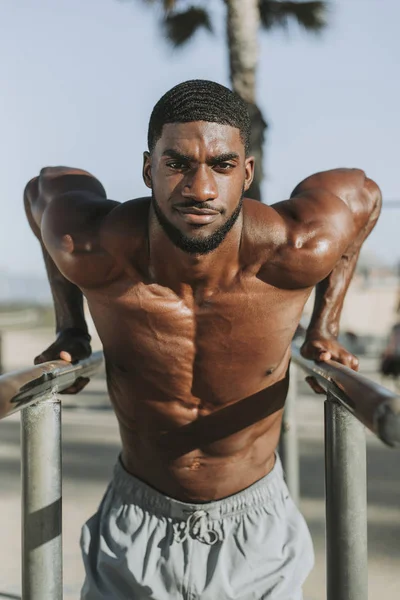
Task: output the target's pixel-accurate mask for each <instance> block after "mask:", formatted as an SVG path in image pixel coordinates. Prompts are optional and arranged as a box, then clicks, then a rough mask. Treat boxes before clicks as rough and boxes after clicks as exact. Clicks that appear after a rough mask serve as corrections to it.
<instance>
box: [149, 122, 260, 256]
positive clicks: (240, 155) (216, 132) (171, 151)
mask: <svg viewBox="0 0 400 600" xmlns="http://www.w3.org/2000/svg"><path fill="white" fill-rule="evenodd" d="M253 172H254V160H253V158H251V157H250V158H246V157H245V149H244V144H243V141H242V139H241V137H240V132H239V129H236V128H235V127H231V126H229V125H220V124H218V123H208V122H205V121H194V122H191V123H168V124H167V125H164V127H163V131H162V135H161V138H160V139H159V140H158V141H157V144H156V146H155V148H154V150H153V152H152V154H151V155H149V153H147V152H146V153H145V156H144V169H143V178H144V181H145V183H146V185H147V186H148V187H150V188H151V189H152V197H153V208H154V211H155V214H156V216H157V218H158V220H159V222H160V224H161V225H162V227H163V229H164V231H165V232H166V233H167V235H168V236H169V237H170V239H171V240H172V242H173V243H175V244H176V245H177V246H179V247H180V248H181V249H183V250H186V251H187V252H193V253H197V252H198V253H200V254H204V253H206V252H210V251H211V250H213V249H214V248H216V247H217V246H218V245H219V244H220V243H221V241H222V240H223V239H224V237H225V236H226V234H227V233H228V231H229V230H230V229H231V228H232V227H233V225H234V223H235V221H236V219H237V217H238V216H239V214H240V207H241V200H242V197H243V193H244V192H245V191H246V190H248V188H249V187H250V184H251V181H252V179H253Z"/></svg>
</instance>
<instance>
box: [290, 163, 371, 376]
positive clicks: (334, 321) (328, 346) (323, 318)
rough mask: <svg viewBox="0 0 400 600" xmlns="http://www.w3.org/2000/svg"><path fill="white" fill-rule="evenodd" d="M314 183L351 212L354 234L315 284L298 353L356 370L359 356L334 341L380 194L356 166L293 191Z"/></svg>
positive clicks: (296, 191)
mask: <svg viewBox="0 0 400 600" xmlns="http://www.w3.org/2000/svg"><path fill="white" fill-rule="evenodd" d="M313 179H314V181H313ZM314 185H317V186H318V188H323V189H326V190H329V191H330V192H331V193H333V194H335V196H337V197H340V198H341V199H342V200H343V202H345V204H346V205H347V206H348V208H349V209H350V211H351V213H352V215H353V219H354V224H355V231H354V233H355V235H354V236H353V239H351V240H350V242H349V244H348V247H347V248H346V250H345V251H344V252H343V254H342V256H341V257H340V259H339V260H338V262H337V263H336V265H335V266H334V268H333V269H332V271H331V272H330V274H329V275H328V276H327V277H325V278H324V279H323V280H322V281H320V282H319V283H318V284H317V286H316V294H315V304H314V310H313V314H312V317H311V321H310V324H309V327H308V330H307V334H306V339H305V342H304V344H303V347H302V349H301V352H302V355H303V356H304V357H305V358H311V359H313V360H329V359H330V358H332V359H333V360H337V361H338V362H341V363H343V364H345V365H347V366H349V367H351V368H352V369H357V368H358V359H357V358H356V357H355V356H353V355H352V354H350V353H349V352H348V351H347V350H345V349H344V348H343V347H342V346H341V345H340V344H339V343H338V342H337V336H338V333H339V321H340V315H341V312H342V308H343V303H344V299H345V295H346V292H347V289H348V287H349V284H350V281H351V279H352V276H353V273H354V269H355V267H356V264H357V260H358V256H359V254H360V250H361V246H362V244H363V242H364V241H365V239H366V238H367V237H368V235H369V234H370V233H371V231H372V229H373V228H374V226H375V224H376V222H377V220H378V217H379V213H380V210H381V205H382V196H381V192H380V189H379V187H378V186H377V185H376V183H375V182H373V181H372V180H371V179H368V178H367V177H366V176H365V174H364V173H363V172H362V171H359V170H356V169H351V170H350V169H349V170H344V169H340V170H336V171H328V172H326V173H321V174H317V175H316V176H313V177H311V178H309V179H307V180H305V181H304V182H302V183H301V184H300V185H299V186H298V188H296V190H295V192H294V194H298V193H304V192H306V193H307V191H308V190H310V189H312V187H313V186H314Z"/></svg>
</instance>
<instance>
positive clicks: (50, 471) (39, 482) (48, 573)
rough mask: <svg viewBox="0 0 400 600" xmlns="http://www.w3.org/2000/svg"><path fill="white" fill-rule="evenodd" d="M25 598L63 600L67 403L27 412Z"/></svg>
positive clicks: (44, 402)
mask: <svg viewBox="0 0 400 600" xmlns="http://www.w3.org/2000/svg"><path fill="white" fill-rule="evenodd" d="M21 450H22V597H23V599H24V600H62V538H61V527H62V523H61V517H62V512H61V511H62V509H61V402H60V400H58V399H57V398H56V396H55V395H53V396H52V397H50V398H49V399H47V400H42V401H41V402H39V403H38V404H36V405H32V406H29V407H28V408H25V409H24V410H23V411H22V413H21Z"/></svg>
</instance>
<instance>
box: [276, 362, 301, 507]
mask: <svg viewBox="0 0 400 600" xmlns="http://www.w3.org/2000/svg"><path fill="white" fill-rule="evenodd" d="M297 378H298V373H297V367H296V366H295V365H294V364H293V363H292V364H291V365H290V381H289V390H288V394H287V398H286V403H285V410H284V413H283V419H282V427H281V437H280V440H279V454H280V456H281V459H282V466H283V470H284V473H285V479H286V483H287V486H288V488H289V492H290V495H291V496H292V499H293V501H294V502H295V504H298V503H299V498H300V484H299V448H298V439H297V424H296V397H297V388H298V386H297Z"/></svg>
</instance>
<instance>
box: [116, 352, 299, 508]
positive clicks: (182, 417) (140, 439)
mask: <svg viewBox="0 0 400 600" xmlns="http://www.w3.org/2000/svg"><path fill="white" fill-rule="evenodd" d="M288 360H289V356H288V355H287V356H285V359H284V360H283V362H282V364H281V365H280V366H279V368H278V369H277V370H276V372H274V373H273V374H272V375H270V376H268V377H266V378H265V381H263V382H262V383H263V387H262V389H259V390H257V391H256V393H253V394H251V395H249V396H247V397H246V398H242V399H237V400H235V401H229V402H228V403H224V402H223V401H220V402H219V403H218V406H217V405H215V404H214V405H211V404H208V405H207V404H206V403H204V402H201V401H200V400H199V399H198V398H197V399H196V398H193V399H191V400H189V401H185V402H182V401H180V400H176V399H171V398H167V397H162V395H160V393H159V391H157V389H156V388H155V387H154V388H153V389H152V387H153V386H152V385H151V383H149V382H148V381H145V380H144V379H142V380H141V378H140V377H138V376H135V377H134V379H135V381H133V378H132V374H130V375H129V377H128V376H127V375H126V376H125V375H122V374H121V373H120V372H118V370H117V371H116V370H115V369H114V368H113V367H112V366H111V365H110V364H108V365H107V367H108V368H107V372H108V384H109V391H110V397H111V400H112V402H113V404H114V408H115V412H116V416H117V419H118V422H119V427H120V433H121V439H122V462H123V465H124V467H125V468H126V470H127V471H128V472H130V473H132V474H133V475H135V476H136V477H138V478H139V479H141V480H143V481H144V482H146V483H148V484H149V485H150V486H152V487H153V488H155V489H157V490H158V491H160V492H162V493H164V494H165V495H167V496H170V497H173V498H176V499H178V500H181V501H184V502H208V501H213V500H217V499H221V498H224V497H227V496H230V495H232V494H235V493H237V492H239V491H241V490H243V489H245V488H246V487H249V486H250V485H252V484H253V483H255V482H256V481H258V480H259V479H261V478H262V477H264V476H265V475H266V474H267V473H268V472H269V471H270V470H271V469H272V467H273V465H274V462H275V449H276V447H277V444H278V440H279V435H280V426H281V420H282V413H283V405H284V401H285V398H286V393H287V387H288V376H287V366H288ZM251 383H252V382H248V384H249V388H250V389H254V385H253V386H252V387H250V384H251ZM258 387H260V383H259V385H258ZM152 392H153V393H152ZM221 400H222V399H221Z"/></svg>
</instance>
